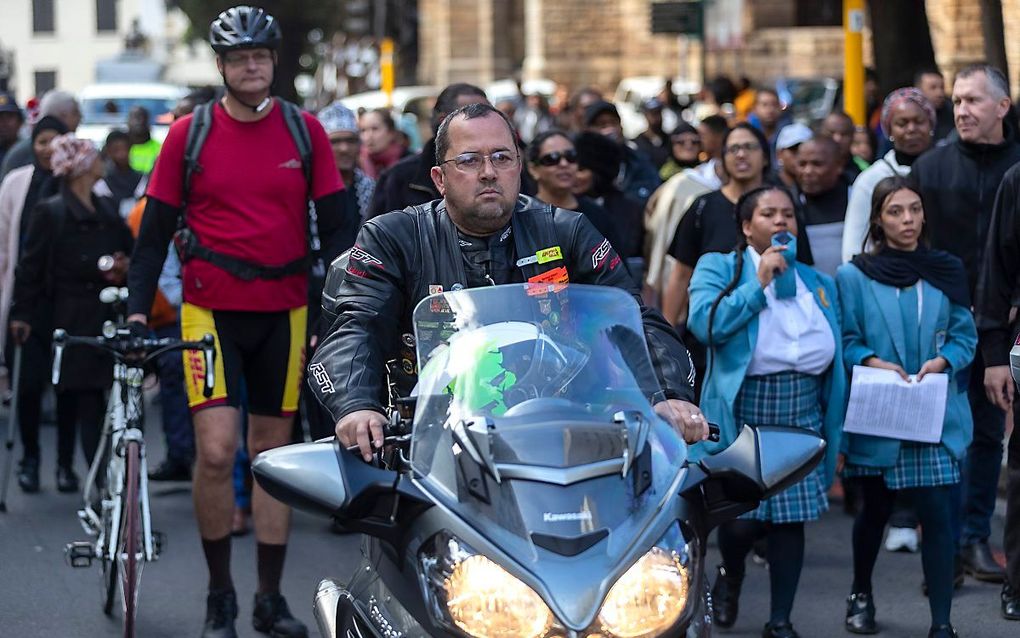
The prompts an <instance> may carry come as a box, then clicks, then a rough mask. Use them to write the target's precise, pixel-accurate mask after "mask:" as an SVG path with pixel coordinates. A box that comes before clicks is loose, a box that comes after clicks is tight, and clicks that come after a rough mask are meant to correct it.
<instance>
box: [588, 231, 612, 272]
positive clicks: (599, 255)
mask: <svg viewBox="0 0 1020 638" xmlns="http://www.w3.org/2000/svg"><path fill="white" fill-rule="evenodd" d="M612 249H613V247H612V246H610V245H609V240H608V239H603V240H602V243H601V244H599V245H598V246H596V247H595V249H594V250H592V251H591V267H592V268H595V269H596V270H597V269H598V267H599V266H601V265H602V262H604V261H605V260H606V257H608V256H609V252H610V251H611V250H612Z"/></svg>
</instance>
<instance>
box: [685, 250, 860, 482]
mask: <svg viewBox="0 0 1020 638" xmlns="http://www.w3.org/2000/svg"><path fill="white" fill-rule="evenodd" d="M743 262H744V264H743V269H742V272H741V275H740V280H739V282H738V284H737V287H736V288H735V289H734V290H733V292H731V293H730V294H729V295H727V296H726V297H725V298H724V299H723V300H722V301H721V302H720V303H719V306H718V308H717V309H716V312H715V319H714V321H713V324H712V347H711V348H710V350H711V352H712V353H714V363H712V364H711V370H710V371H709V373H708V376H707V377H706V378H705V382H704V384H703V387H702V390H701V406H700V407H701V410H702V411H703V412H704V413H705V417H706V418H707V419H708V420H710V421H712V422H714V423H717V424H719V429H720V431H721V435H722V436H721V439H720V441H719V443H699V444H697V445H695V446H694V447H693V448H692V450H691V456H692V458H695V459H697V458H700V457H702V456H704V455H706V454H714V453H715V452H718V451H720V450H722V449H723V448H724V447H726V446H728V445H729V444H730V443H732V442H733V440H734V439H735V438H736V436H737V426H738V424H737V423H736V421H735V417H734V414H733V405H734V403H735V401H736V398H737V394H738V393H739V392H740V387H741V385H742V384H743V383H744V376H745V375H746V373H747V367H748V365H749V364H750V363H751V356H752V355H753V354H754V348H755V344H756V343H757V342H758V313H759V312H761V311H762V309H764V308H765V306H766V303H767V302H766V299H765V291H764V290H763V289H762V287H761V284H760V283H759V281H758V273H757V270H756V269H755V267H754V264H753V263H752V262H751V260H750V259H746V258H745V259H744V260H743ZM735 267H736V253H728V254H721V253H709V254H707V255H704V256H703V257H702V258H701V259H700V260H698V265H697V267H696V268H695V269H694V275H693V276H692V277H691V289H690V290H691V292H690V299H691V302H690V312H689V315H688V320H687V328H688V330H690V331H691V332H693V333H694V335H695V336H696V337H697V338H698V340H699V341H701V343H704V344H707V343H708V315H709V312H710V310H711V308H712V302H714V301H715V299H716V297H718V296H719V293H721V292H722V291H723V290H724V289H725V288H726V286H727V285H728V284H729V282H730V280H731V279H733V271H734V268H735ZM796 267H797V274H798V275H799V276H800V278H801V280H802V281H803V282H804V285H805V286H807V288H808V290H811V291H812V292H813V293H814V297H815V303H817V304H818V307H819V308H821V310H822V314H824V315H825V318H826V320H828V322H829V327H830V328H832V334H833V338H834V340H835V342H836V353H835V358H834V359H833V363H834V365H831V366H830V367H829V369H828V371H827V372H826V373H825V376H824V379H823V390H822V396H821V397H820V398H821V402H822V403H821V408H822V415H823V425H822V436H824V437H825V440H826V442H827V444H828V447H827V448H826V454H825V466H824V469H825V478H826V485H829V484H830V483H831V482H832V478H833V475H834V474H835V469H836V456H837V455H838V454H839V449H840V435H841V434H842V431H843V417H844V414H845V412H846V393H847V378H846V369H845V368H844V367H843V365H842V361H843V347H842V340H841V339H840V336H841V334H842V333H841V331H840V327H839V317H840V313H839V305H838V304H839V300H838V298H837V294H836V284H835V283H834V282H833V280H832V277H829V276H828V275H825V274H823V273H820V272H818V271H817V270H815V269H814V268H811V267H810V266H805V265H804V264H800V263H798V264H796ZM709 360H710V361H712V360H713V356H712V354H711V353H710V355H709ZM740 425H741V426H742V425H743V424H740Z"/></svg>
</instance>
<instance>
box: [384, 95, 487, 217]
mask: <svg viewBox="0 0 1020 638" xmlns="http://www.w3.org/2000/svg"><path fill="white" fill-rule="evenodd" d="M475 103H484V104H488V103H489V100H488V98H486V97H485V91H483V90H481V89H480V88H478V87H477V86H474V85H472V84H465V83H457V84H451V85H449V86H448V87H446V88H445V89H443V90H442V92H441V93H440V94H439V96H438V97H437V98H436V104H435V106H434V107H432V133H433V135H434V134H435V132H436V129H438V128H439V123H440V122H442V121H443V119H444V118H445V117H446V116H447V115H449V114H450V113H451V112H452V111H454V110H456V109H458V108H460V107H462V106H467V105H468V104H475ZM435 165H436V142H435V138H433V139H431V140H429V141H428V142H425V145H424V146H423V147H422V149H421V152H420V153H415V154H414V155H409V156H407V157H405V158H403V159H401V160H400V161H399V162H397V163H396V164H394V165H393V166H391V167H390V168H388V169H386V170H385V171H383V173H382V174H381V175H379V179H378V180H376V184H375V194H374V195H373V196H372V206H371V208H370V211H369V214H368V216H369V217H375V216H376V215H382V214H383V213H388V212H390V211H391V210H400V209H402V208H405V207H407V206H416V205H418V204H424V203H426V202H430V201H432V200H434V199H438V198H439V197H440V195H439V191H437V190H436V187H435V185H434V184H433V183H432V178H431V177H430V176H429V175H430V173H431V171H432V167H433V166H435Z"/></svg>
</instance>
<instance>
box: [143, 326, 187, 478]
mask: <svg viewBox="0 0 1020 638" xmlns="http://www.w3.org/2000/svg"><path fill="white" fill-rule="evenodd" d="M152 332H153V334H154V335H155V337H156V338H157V339H162V338H164V337H169V338H171V339H180V338H181V326H180V324H174V325H172V326H163V327H162V328H157V329H155V330H153V331H152ZM156 369H157V371H158V373H159V403H160V410H161V412H162V415H163V435H164V436H165V437H166V456H167V458H168V459H170V460H173V461H180V462H182V463H189V464H190V463H191V461H192V459H194V458H195V430H194V428H193V426H192V424H191V410H190V409H189V408H188V397H187V395H186V394H185V392H184V361H183V358H182V356H181V353H180V351H177V352H165V353H163V354H162V355H160V356H159V357H158V358H157V359H156Z"/></svg>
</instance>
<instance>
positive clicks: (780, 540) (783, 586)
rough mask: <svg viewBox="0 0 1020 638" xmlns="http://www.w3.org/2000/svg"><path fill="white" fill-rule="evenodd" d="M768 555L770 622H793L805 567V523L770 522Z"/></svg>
mask: <svg viewBox="0 0 1020 638" xmlns="http://www.w3.org/2000/svg"><path fill="white" fill-rule="evenodd" d="M767 555H768V559H769V584H770V585H771V589H772V606H771V612H770V614H769V622H771V623H781V622H790V612H792V611H793V599H794V597H795V596H796V595H797V584H798V583H799V582H800V572H801V569H803V567H804V523H784V524H779V525H771V526H770V527H769V531H768V551H767Z"/></svg>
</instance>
